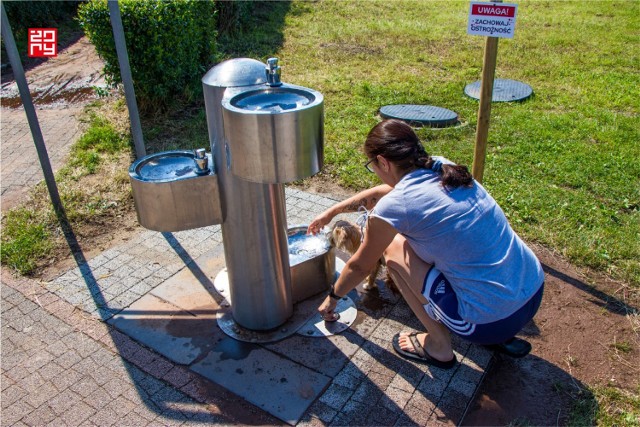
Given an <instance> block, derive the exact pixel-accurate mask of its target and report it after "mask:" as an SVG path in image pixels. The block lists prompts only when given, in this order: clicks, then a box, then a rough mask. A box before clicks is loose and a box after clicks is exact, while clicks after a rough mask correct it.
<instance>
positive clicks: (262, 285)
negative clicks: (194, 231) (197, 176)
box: [202, 58, 293, 330]
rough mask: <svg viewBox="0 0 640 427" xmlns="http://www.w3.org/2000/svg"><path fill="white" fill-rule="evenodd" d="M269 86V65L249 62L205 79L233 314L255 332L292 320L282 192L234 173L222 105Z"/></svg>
mask: <svg viewBox="0 0 640 427" xmlns="http://www.w3.org/2000/svg"><path fill="white" fill-rule="evenodd" d="M265 81H266V76H265V64H263V63H261V62H259V61H256V60H253V59H248V58H239V59H231V60H228V61H225V62H222V63H220V64H219V65H217V66H215V67H213V68H212V69H211V70H209V72H207V74H205V76H204V77H203V78H202V84H203V89H204V99H205V106H206V112H207V126H208V129H209V141H210V142H211V152H212V153H213V159H214V163H215V166H216V170H217V172H218V183H219V186H220V200H221V204H222V216H223V222H222V238H223V244H224V253H225V261H226V266H227V274H228V278H229V291H230V294H231V302H232V304H231V305H232V307H231V309H232V313H233V318H234V320H235V321H236V322H237V323H238V324H239V325H240V326H243V327H245V328H248V329H253V330H269V329H273V328H276V327H278V326H279V325H281V324H282V323H284V322H285V321H286V320H287V319H288V318H289V317H291V315H292V314H293V301H292V296H291V271H290V269H289V252H288V243H287V220H286V205H285V197H284V186H283V185H282V184H258V183H254V182H249V181H245V180H242V179H240V178H237V177H236V176H234V175H233V174H231V173H230V171H229V159H228V153H229V147H228V146H227V140H226V138H225V136H224V123H223V119H222V106H221V102H222V99H223V97H224V96H225V92H226V91H227V89H228V88H238V91H240V90H242V89H243V88H245V87H246V88H247V89H248V88H249V87H251V86H255V85H263V84H264V83H265Z"/></svg>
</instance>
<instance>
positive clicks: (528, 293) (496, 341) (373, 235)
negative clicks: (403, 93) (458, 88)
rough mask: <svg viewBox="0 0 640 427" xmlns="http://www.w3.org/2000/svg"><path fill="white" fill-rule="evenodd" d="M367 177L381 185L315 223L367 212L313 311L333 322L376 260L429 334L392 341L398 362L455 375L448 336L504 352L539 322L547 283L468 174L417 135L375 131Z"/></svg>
mask: <svg viewBox="0 0 640 427" xmlns="http://www.w3.org/2000/svg"><path fill="white" fill-rule="evenodd" d="M364 152H365V154H366V156H367V158H368V161H367V162H366V164H365V167H366V168H367V169H368V170H369V171H371V172H373V173H375V174H376V175H377V176H378V177H379V178H380V180H381V181H382V182H383V183H384V184H383V185H380V186H377V187H374V188H371V189H368V190H365V191H363V192H361V193H359V194H356V195H355V196H353V197H351V198H349V199H347V200H345V201H343V202H340V203H338V204H336V205H334V206H332V207H331V208H329V209H327V210H326V211H325V212H323V213H322V214H320V215H319V216H318V217H316V218H315V219H314V220H313V221H312V222H311V224H310V225H309V230H308V231H309V232H310V233H317V232H318V231H319V230H320V229H321V228H322V227H324V226H325V225H327V224H329V222H330V221H331V220H332V219H333V218H334V217H335V216H336V215H338V214H340V213H343V212H355V211H357V210H358V209H359V208H360V207H361V206H364V207H365V208H366V209H367V210H370V213H369V215H368V219H367V222H366V229H365V231H364V240H363V242H362V245H361V246H360V248H359V249H358V251H357V252H356V253H355V254H354V255H353V256H352V257H351V258H350V259H349V261H348V262H347V263H346V265H345V267H344V268H343V270H342V273H341V274H340V277H339V278H338V280H337V282H336V284H335V285H334V287H333V289H332V292H331V294H330V295H329V296H327V298H326V299H325V300H324V301H323V302H322V304H321V305H320V307H319V308H318V310H319V311H320V313H321V314H322V315H323V316H324V317H325V319H331V318H332V316H333V315H334V310H335V308H336V304H337V300H338V299H339V298H340V297H342V296H344V295H346V294H347V293H348V292H350V291H351V290H352V289H354V288H355V287H356V286H357V285H358V284H359V283H361V282H362V280H363V279H364V278H365V277H366V276H367V275H368V274H369V272H370V271H371V269H372V268H373V267H374V266H375V264H376V262H377V261H378V259H379V258H380V257H381V256H384V259H385V260H386V264H387V268H388V270H389V273H390V275H391V277H392V279H393V280H394V281H395V283H396V286H397V287H398V289H399V291H400V293H401V295H402V297H403V298H404V299H405V300H406V302H407V303H408V305H409V307H410V308H411V310H412V311H413V313H414V314H415V315H416V316H417V318H418V319H419V320H420V322H421V323H422V325H424V327H425V328H426V332H425V333H418V332H411V333H410V332H404V333H400V334H398V335H396V336H395V337H393V347H394V349H395V350H396V351H397V352H398V353H399V354H400V355H401V356H403V357H406V358H411V359H416V360H418V361H421V362H424V363H428V364H431V365H435V366H438V367H441V368H451V367H453V366H455V363H456V357H455V355H454V353H453V349H452V346H451V336H450V333H454V334H456V335H458V336H460V337H462V338H463V339H465V340H468V341H470V342H472V343H475V344H482V345H495V346H496V348H502V349H503V350H505V351H506V352H510V351H511V352H513V353H514V354H515V355H517V354H518V352H521V353H523V352H524V353H525V354H526V352H528V350H526V349H525V350H523V349H518V348H515V349H513V348H509V345H513V337H514V336H515V335H516V334H517V333H518V332H519V331H520V330H521V329H522V327H523V326H524V325H525V324H526V323H527V322H529V321H530V320H531V319H532V318H533V316H534V315H535V313H536V312H537V310H538V308H539V306H540V302H541V300H542V292H543V287H544V273H543V271H542V267H541V265H540V262H539V261H538V259H537V258H536V256H535V255H534V253H533V252H532V251H531V249H530V248H529V247H527V245H526V244H525V243H524V242H523V241H522V240H521V239H520V237H518V235H516V233H515V232H514V231H513V229H512V228H511V226H510V225H509V222H508V221H507V218H506V217H505V215H504V213H503V211H502V209H500V207H499V206H498V204H497V203H496V201H495V200H494V199H493V198H492V197H491V196H490V195H489V194H488V193H487V191H486V190H485V189H484V188H483V187H482V185H480V184H479V183H478V182H476V181H475V180H474V179H473V177H472V176H471V174H470V173H469V171H468V169H467V168H466V167H465V166H458V165H455V164H453V163H451V162H449V161H448V160H446V159H444V158H440V157H431V156H429V155H428V154H427V153H426V152H425V150H424V148H423V146H422V144H421V143H420V141H419V139H418V137H417V135H416V134H415V132H414V131H413V129H412V128H411V127H410V126H409V125H407V124H406V123H404V122H402V121H399V120H385V121H382V122H380V123H378V124H377V125H376V126H375V127H374V128H373V129H372V130H371V131H370V133H369V135H368V136H367V139H366V141H365V144H364Z"/></svg>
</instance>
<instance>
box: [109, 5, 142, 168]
mask: <svg viewBox="0 0 640 427" xmlns="http://www.w3.org/2000/svg"><path fill="white" fill-rule="evenodd" d="M108 3H109V15H110V16H111V28H112V29H113V39H114V41H115V43H116V52H117V54H118V63H119V64H120V76H121V77H122V83H123V84H124V96H125V98H126V100H127V108H128V109H129V119H130V121H131V135H132V136H133V144H134V145H135V148H136V158H138V159H139V158H141V157H144V156H145V155H146V150H145V148H144V138H143V136H142V125H141V124H140V116H139V114H138V103H137V102H136V93H135V91H134V90H133V79H132V78H131V68H129V54H128V53H127V44H126V41H125V38H124V28H123V26H122V18H121V17H120V7H119V6H118V0H109V1H108Z"/></svg>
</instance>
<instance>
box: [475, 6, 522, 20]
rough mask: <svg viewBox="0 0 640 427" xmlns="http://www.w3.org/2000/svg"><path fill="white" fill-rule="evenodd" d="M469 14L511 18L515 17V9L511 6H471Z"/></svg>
mask: <svg viewBox="0 0 640 427" xmlns="http://www.w3.org/2000/svg"><path fill="white" fill-rule="evenodd" d="M471 14H472V15H482V16H498V17H502V18H513V17H514V16H515V15H516V8H515V7H513V6H502V5H496V4H473V5H472V9H471Z"/></svg>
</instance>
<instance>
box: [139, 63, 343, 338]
mask: <svg viewBox="0 0 640 427" xmlns="http://www.w3.org/2000/svg"><path fill="white" fill-rule="evenodd" d="M280 78H281V70H280V66H279V65H278V59H277V58H270V59H269V60H268V61H267V64H266V65H265V64H263V63H262V62H260V61H257V60H254V59H249V58H237V59H231V60H227V61H224V62H222V63H220V64H218V65H216V66H215V67H213V68H211V69H210V70H209V71H208V72H207V73H206V74H205V76H204V77H203V78H202V84H203V91H204V99H205V109H206V117H207V128H208V133H209V141H210V145H211V152H210V153H206V151H205V150H204V149H198V150H195V151H194V152H189V151H170V152H164V153H158V154H153V155H150V156H147V157H145V158H143V159H140V160H138V161H136V162H135V163H134V164H133V165H132V166H131V168H130V170H129V175H130V179H131V183H132V188H133V193H134V201H135V205H136V210H137V213H138V219H139V221H140V224H141V225H143V226H144V227H147V228H150V229H152V230H157V231H178V230H185V229H189V228H196V227H203V226H207V225H213V224H220V225H221V230H222V240H223V245H224V256H225V265H226V267H225V269H224V270H223V271H221V272H220V273H219V274H218V276H217V277H216V279H215V281H214V286H215V287H216V289H219V290H220V291H221V292H223V293H226V294H227V295H225V297H226V298H227V299H228V300H229V302H230V305H231V312H230V313H229V315H228V316H226V317H225V316H224V315H223V316H222V318H219V319H218V323H219V325H220V326H221V328H222V329H223V330H224V331H225V332H226V333H227V334H229V335H231V336H233V337H234V338H237V339H240V340H250V341H256V337H258V338H257V340H258V341H260V340H262V342H266V341H271V340H278V339H282V338H283V337H284V336H287V335H289V334H291V333H292V332H295V331H292V330H291V329H292V328H290V327H283V325H285V323H286V322H287V321H290V319H291V318H292V315H293V313H294V304H298V303H302V302H303V301H305V300H307V301H308V300H309V298H310V297H312V296H315V295H318V294H320V293H326V292H327V291H328V290H329V288H330V286H331V285H332V284H333V282H334V281H335V279H336V258H335V252H334V249H333V248H332V247H330V246H329V245H328V243H326V239H325V240H324V243H323V242H322V239H323V236H307V237H305V236H306V226H304V225H297V226H294V227H292V228H288V227H287V218H286V203H285V195H284V184H286V183H289V182H292V181H297V180H300V179H303V178H307V177H310V176H312V175H314V174H316V173H318V172H319V171H320V170H321V169H322V166H323V156H324V146H323V144H324V110H323V108H324V97H323V96H322V94H321V93H319V92H317V91H315V90H313V89H309V88H305V87H302V86H296V85H292V84H287V83H283V82H282V81H281V79H280ZM311 237H313V238H315V239H320V243H319V244H316V252H315V253H311V254H307V255H306V258H303V259H299V257H298V258H297V259H295V260H294V259H293V258H291V257H292V256H293V255H291V254H290V243H291V241H292V240H300V239H306V238H311ZM221 288H224V289H221ZM345 300H348V299H345ZM348 301H349V302H350V300H348ZM314 308H315V307H314ZM352 311H353V312H355V309H354V310H352ZM314 312H315V310H314ZM353 317H354V319H353V320H355V315H354V316H353ZM348 323H349V322H347V323H346V324H348ZM239 331H243V332H239ZM274 331H275V332H274ZM261 333H262V335H261ZM247 334H248V335H250V338H247ZM261 337H262V338H261ZM264 337H267V338H264Z"/></svg>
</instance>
